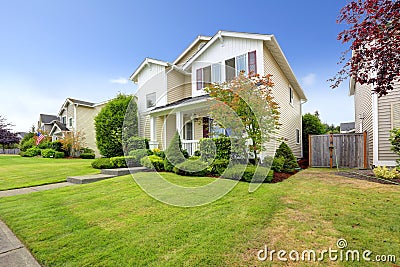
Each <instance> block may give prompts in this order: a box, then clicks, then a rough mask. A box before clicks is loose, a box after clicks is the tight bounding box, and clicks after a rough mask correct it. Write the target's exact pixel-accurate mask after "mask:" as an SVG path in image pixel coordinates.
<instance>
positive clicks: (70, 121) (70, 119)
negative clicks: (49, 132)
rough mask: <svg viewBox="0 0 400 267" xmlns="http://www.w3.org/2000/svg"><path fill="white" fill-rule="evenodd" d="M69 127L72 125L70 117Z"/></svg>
mask: <svg viewBox="0 0 400 267" xmlns="http://www.w3.org/2000/svg"><path fill="white" fill-rule="evenodd" d="M69 127H72V118H69Z"/></svg>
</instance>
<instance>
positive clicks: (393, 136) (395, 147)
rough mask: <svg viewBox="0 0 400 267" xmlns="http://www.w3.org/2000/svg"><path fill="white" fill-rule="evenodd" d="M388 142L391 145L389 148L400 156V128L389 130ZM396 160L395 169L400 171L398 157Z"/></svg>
mask: <svg viewBox="0 0 400 267" xmlns="http://www.w3.org/2000/svg"><path fill="white" fill-rule="evenodd" d="M390 143H391V145H392V147H391V148H390V149H391V150H392V151H393V152H395V153H396V154H397V155H399V156H400V128H397V129H393V130H391V131H390ZM396 162H397V169H398V170H399V171H400V159H397V160H396Z"/></svg>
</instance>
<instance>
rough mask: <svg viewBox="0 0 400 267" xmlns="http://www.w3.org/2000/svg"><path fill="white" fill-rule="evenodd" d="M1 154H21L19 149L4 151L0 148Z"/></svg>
mask: <svg viewBox="0 0 400 267" xmlns="http://www.w3.org/2000/svg"><path fill="white" fill-rule="evenodd" d="M0 154H10V155H18V154H19V148H13V149H4V150H3V149H1V148H0Z"/></svg>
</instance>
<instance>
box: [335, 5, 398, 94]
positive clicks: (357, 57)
mask: <svg viewBox="0 0 400 267" xmlns="http://www.w3.org/2000/svg"><path fill="white" fill-rule="evenodd" d="M337 22H338V23H346V24H348V25H349V27H348V29H345V30H344V31H342V32H340V33H339V35H338V40H340V41H342V43H350V47H349V49H348V50H347V51H345V52H344V53H343V54H342V56H341V58H340V61H339V64H343V67H342V69H341V70H340V71H339V72H338V73H337V74H336V75H335V77H333V78H332V79H330V81H331V82H332V85H331V87H332V88H336V87H338V86H339V84H340V83H341V82H342V81H343V80H345V79H346V78H347V77H348V76H351V77H352V78H354V79H355V82H358V83H360V84H369V85H373V92H374V93H376V94H378V96H379V97H381V96H383V95H386V94H387V93H388V92H389V91H391V90H393V86H394V83H395V82H398V81H400V1H399V0H352V1H351V2H349V3H348V4H347V5H346V6H345V7H343V8H342V9H341V11H340V16H339V18H338V20H337ZM349 52H352V53H351V57H350V58H349V59H348V54H349Z"/></svg>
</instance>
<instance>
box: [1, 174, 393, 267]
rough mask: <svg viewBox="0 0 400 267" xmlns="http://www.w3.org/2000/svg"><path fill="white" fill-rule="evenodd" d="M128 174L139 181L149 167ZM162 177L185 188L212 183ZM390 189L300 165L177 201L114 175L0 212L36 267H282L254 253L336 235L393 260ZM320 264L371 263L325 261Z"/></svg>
mask: <svg viewBox="0 0 400 267" xmlns="http://www.w3.org/2000/svg"><path fill="white" fill-rule="evenodd" d="M47 172H52V171H50V170H47ZM43 173H45V172H43ZM49 175H50V174H49ZM136 175H137V177H136V178H137V179H148V178H149V177H150V176H151V175H154V173H139V174H136ZM164 177H165V178H166V179H168V180H171V181H175V182H179V184H181V185H185V186H196V185H203V184H205V183H208V182H211V181H213V178H203V177H183V176H177V175H175V174H171V173H164ZM399 193H400V187H399V186H391V185H382V184H377V183H371V182H366V181H361V180H354V179H349V178H344V177H338V176H336V175H334V173H333V172H331V171H329V170H323V169H309V170H305V171H302V172H300V173H298V174H296V175H294V176H292V177H291V178H289V179H288V180H285V181H284V182H282V183H277V184H263V185H262V186H261V187H260V188H259V189H258V190H257V191H256V192H254V193H249V192H248V183H245V182H239V184H238V185H237V186H236V187H235V188H234V189H233V190H232V191H231V192H230V193H228V194H227V195H226V196H225V197H223V198H222V199H220V200H218V201H216V202H213V203H211V204H209V205H205V206H201V207H194V208H180V207H173V206H168V205H166V204H163V203H161V202H159V201H157V200H155V199H153V198H151V197H150V196H148V195H147V194H146V193H144V192H143V191H142V190H141V189H140V188H139V187H138V185H137V184H136V183H135V182H134V180H133V179H132V177H130V176H122V177H117V178H114V179H110V180H105V181H102V182H97V183H93V184H88V185H80V186H72V187H66V188H60V189H55V190H50V191H45V192H39V193H33V194H28V195H20V196H15V197H7V198H0V219H1V220H3V221H4V222H5V223H6V224H7V225H9V227H10V228H11V229H12V230H13V231H14V232H15V233H16V234H17V236H18V237H19V238H20V239H21V240H22V241H23V242H24V243H25V244H26V245H27V247H28V248H29V249H30V250H31V251H32V253H33V255H34V256H35V257H36V258H37V259H38V260H39V262H40V263H41V264H43V265H45V266H55V265H56V266H92V265H93V266H260V265H266V266H276V265H280V264H282V265H285V266H286V265H287V263H280V262H279V261H278V260H277V259H276V258H275V259H274V262H273V263H271V262H270V261H268V260H267V261H265V262H260V261H258V259H257V252H258V251H259V250H260V249H263V248H264V246H265V245H267V246H268V248H269V249H274V250H277V251H278V250H280V249H285V250H287V251H290V250H298V251H302V250H305V249H314V250H323V249H329V247H331V248H333V249H337V247H336V241H337V240H338V239H339V238H345V239H346V240H347V242H348V249H359V250H365V249H368V250H371V251H372V252H373V255H377V254H389V255H392V254H397V257H398V259H397V264H398V263H399V258H400V234H399V232H400V226H399V219H400V194H399ZM371 257H372V256H371ZM292 264H293V262H290V265H292ZM313 264H314V263H310V262H303V263H301V265H302V266H310V265H313ZM320 264H321V263H320ZM322 265H324V266H376V263H375V264H371V265H368V263H366V262H338V261H336V262H331V261H328V259H327V258H326V259H325V261H324V262H323V263H322ZM386 266H392V265H391V264H389V263H386Z"/></svg>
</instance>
